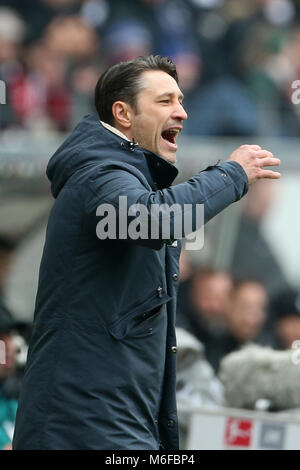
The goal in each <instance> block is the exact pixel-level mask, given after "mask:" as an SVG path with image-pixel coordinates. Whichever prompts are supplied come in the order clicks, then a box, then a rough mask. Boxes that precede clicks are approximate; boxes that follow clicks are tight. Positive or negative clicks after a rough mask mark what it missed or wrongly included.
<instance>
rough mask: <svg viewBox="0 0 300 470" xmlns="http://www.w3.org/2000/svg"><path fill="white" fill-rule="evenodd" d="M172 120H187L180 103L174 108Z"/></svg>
mask: <svg viewBox="0 0 300 470" xmlns="http://www.w3.org/2000/svg"><path fill="white" fill-rule="evenodd" d="M172 118H173V119H180V120H181V121H185V120H186V119H187V118H188V115H187V113H186V111H185V109H184V107H183V106H182V104H181V103H178V104H177V105H176V107H175V108H174V110H173V113H172Z"/></svg>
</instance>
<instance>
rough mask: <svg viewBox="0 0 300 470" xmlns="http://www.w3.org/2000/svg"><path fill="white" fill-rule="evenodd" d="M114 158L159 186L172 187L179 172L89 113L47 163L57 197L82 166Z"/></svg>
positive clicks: (159, 187) (52, 188) (48, 174)
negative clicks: (134, 168)
mask: <svg viewBox="0 0 300 470" xmlns="http://www.w3.org/2000/svg"><path fill="white" fill-rule="evenodd" d="M112 161H119V162H123V163H124V162H125V163H128V164H130V165H133V166H135V167H136V168H138V169H139V170H140V171H141V172H142V173H143V174H144V175H145V176H146V177H147V179H148V181H149V179H150V180H151V179H152V180H153V181H155V182H156V183H157V187H158V189H162V188H164V187H168V186H170V185H171V183H172V182H173V180H174V179H175V177H176V176H177V174H178V170H177V168H176V167H174V166H173V164H171V163H170V162H168V161H167V160H165V159H163V158H161V157H159V156H158V155H156V154H154V153H152V152H150V151H148V150H145V149H142V148H141V147H139V146H138V145H137V144H136V143H135V142H134V141H133V142H130V141H127V140H125V139H123V138H122V137H120V136H118V135H116V134H114V133H113V132H111V131H110V130H108V129H106V128H105V127H104V126H103V125H102V123H101V122H100V120H99V118H98V117H97V116H93V115H87V116H85V117H84V118H83V119H82V120H81V121H80V122H79V124H78V125H77V126H76V127H75V129H74V130H73V131H72V133H71V134H70V135H69V137H68V138H67V139H66V140H65V141H64V142H63V143H62V145H61V146H60V147H59V148H58V149H57V151H56V152H55V153H54V155H53V156H52V157H51V159H50V161H49V163H48V166H47V171H46V173H47V176H48V178H49V180H50V181H51V192H52V194H53V196H54V197H55V198H56V197H57V196H58V194H59V192H60V191H61V189H62V188H63V187H64V185H65V184H66V182H67V181H68V179H69V178H70V177H71V176H72V175H73V174H74V173H75V172H76V171H78V170H79V169H80V170H83V169H84V168H88V167H90V166H91V165H95V164H102V163H105V162H108V163H109V162H112Z"/></svg>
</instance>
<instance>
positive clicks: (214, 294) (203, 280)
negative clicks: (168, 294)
mask: <svg viewBox="0 0 300 470" xmlns="http://www.w3.org/2000/svg"><path fill="white" fill-rule="evenodd" d="M231 289H232V279H231V276H230V274H229V273H227V272H223V271H217V270H214V269H212V268H200V269H197V270H196V271H195V272H194V273H193V275H192V277H191V278H190V279H189V280H188V281H187V282H186V283H184V284H183V285H182V286H181V288H180V291H179V300H178V314H177V325H178V326H180V327H182V328H184V329H186V330H187V331H189V332H190V333H192V334H193V335H194V336H195V337H196V338H197V339H198V340H199V341H201V343H203V345H204V347H205V354H206V357H207V360H208V361H209V362H210V364H211V365H212V366H213V367H214V368H215V369H217V367H218V363H219V359H220V356H222V355H223V353H224V351H223V345H222V344H221V343H220V339H221V338H223V335H224V329H225V327H226V311H227V309H228V307H229V299H230V293H231Z"/></svg>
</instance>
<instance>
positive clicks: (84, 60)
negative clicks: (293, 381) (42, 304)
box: [0, 0, 300, 448]
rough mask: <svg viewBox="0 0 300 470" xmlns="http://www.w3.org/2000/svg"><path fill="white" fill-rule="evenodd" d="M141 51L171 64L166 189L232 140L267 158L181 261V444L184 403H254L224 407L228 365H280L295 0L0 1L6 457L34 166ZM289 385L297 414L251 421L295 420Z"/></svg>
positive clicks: (34, 217)
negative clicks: (265, 360)
mask: <svg viewBox="0 0 300 470" xmlns="http://www.w3.org/2000/svg"><path fill="white" fill-rule="evenodd" d="M150 53H154V54H160V55H167V56H169V57H171V58H172V59H173V61H174V62H175V63H176V66H177V70H178V74H179V79H180V87H181V89H182V90H183V92H184V95H185V100H184V107H185V109H186V111H187V113H188V115H189V118H188V121H187V122H186V123H185V127H184V131H183V133H182V137H181V138H180V139H181V140H180V151H179V152H178V165H177V166H178V168H179V170H180V172H179V176H178V178H177V181H176V182H182V181H185V180H186V179H188V178H189V177H190V176H192V175H193V174H195V173H197V172H198V171H200V170H202V169H204V168H205V167H206V166H208V165H209V164H214V163H216V162H217V161H218V160H225V159H227V158H228V157H229V155H230V154H231V152H232V151H233V150H234V149H235V148H236V147H238V146H239V145H241V144H245V143H248V144H249V143H256V144H259V145H261V146H262V147H264V148H267V149H268V150H270V151H272V152H273V153H274V155H275V156H276V157H279V158H280V159H281V161H282V167H281V172H282V179H281V180H280V181H276V182H275V181H271V182H269V181H264V182H259V183H257V184H256V185H255V186H254V187H252V188H251V190H250V191H249V193H248V195H247V196H246V197H245V198H244V199H243V201H242V202H241V203H239V204H234V205H233V206H232V207H230V208H228V209H227V210H226V211H224V212H223V213H222V214H220V215H219V216H217V217H216V218H215V219H213V220H212V221H211V222H209V223H208V224H207V226H206V229H205V241H204V247H203V249H201V250H199V251H183V253H182V257H181V282H180V287H179V300H178V348H179V354H178V370H179V374H178V375H179V379H178V403H179V407H180V406H181V405H182V407H183V408H185V411H184V412H183V413H182V415H180V416H181V425H182V437H183V440H182V442H183V444H182V445H183V446H184V445H187V446H188V444H187V440H186V439H188V436H189V433H190V432H191V431H190V428H189V419H190V418H189V416H190V414H191V412H187V411H186V407H187V403H188V404H189V406H190V409H192V408H191V404H192V405H193V406H194V407H196V408H197V407H198V408H199V407H200V408H201V407H202V408H205V407H206V408H207V407H208V408H211V407H214V406H215V407H226V406H239V407H243V406H244V407H245V408H252V409H257V406H262V405H261V402H260V405H259V404H257V400H254V401H253V402H251V405H249V402H247V400H246V401H245V404H244V405H243V403H241V402H238V404H237V402H235V401H234V400H233V401H230V399H229V398H228V397H229V396H228V394H226V392H227V390H226V379H225V380H224V374H223V375H222V360H223V359H224V358H225V357H226V356H228V354H230V353H233V352H236V351H237V352H238V351H240V350H241V347H243V346H245V345H246V346H247V345H248V344H249V343H250V344H253V343H254V344H256V345H258V347H266V346H268V347H269V348H271V349H272V351H279V350H280V351H283V352H284V351H287V350H290V348H291V347H292V345H293V343H294V341H296V340H300V222H299V216H298V201H299V199H300V185H299V182H300V159H299V143H300V139H299V136H300V104H296V103H295V100H293V99H292V95H293V93H295V88H293V83H294V81H295V80H300V1H298V0H252V1H249V0H128V1H124V0H123V1H122V0H27V1H26V2H24V1H21V0H7V1H5V0H0V80H1V81H2V83H5V87H6V100H5V101H6V102H5V104H4V103H3V104H0V339H1V338H2V339H1V340H2V341H4V343H5V344H6V345H7V349H8V348H9V350H11V351H12V352H11V357H12V359H11V363H10V366H9V367H8V366H7V365H6V366H4V365H1V363H0V417H1V407H2V405H3V409H4V410H5V413H6V414H5V419H2V418H1V419H2V421H1V419H0V448H1V447H3V448H4V447H6V446H8V447H9V446H10V444H9V442H10V437H9V436H11V433H12V425H11V424H7V423H13V420H14V418H13V417H14V413H15V411H14V410H15V407H16V405H17V398H18V393H19V389H20V383H21V377H22V371H23V369H24V364H25V361H26V351H27V344H28V340H29V338H30V325H31V322H32V318H33V312H34V302H35V294H36V289H37V281H38V270H39V263H40V259H41V254H42V249H43V242H44V234H45V229H46V224H47V219H48V215H49V211H50V209H51V206H52V204H53V200H52V198H51V196H50V191H49V183H48V181H47V180H46V177H45V168H46V165H47V162H48V160H49V158H50V157H51V155H52V153H54V151H55V150H56V148H57V147H58V146H59V144H60V143H61V142H62V141H63V140H64V139H65V137H66V136H67V135H68V132H69V131H70V130H71V129H72V128H73V127H74V126H75V125H76V123H77V122H78V121H79V120H80V119H81V118H82V117H83V116H84V115H85V114H88V113H95V109H94V105H93V92H94V87H95V84H96V82H97V80H98V78H99V75H100V74H101V73H102V72H103V71H104V70H105V69H106V68H107V67H109V66H110V65H112V64H114V63H117V62H119V61H121V60H129V59H132V58H134V57H136V56H139V55H148V54H150ZM2 101H3V100H2ZM293 101H294V102H293ZM294 344H295V343H294ZM245 360H246V361H247V357H246V359H245ZM272 380H273V379H272V378H271V379H270V381H271V382H272ZM271 382H270V383H271ZM251 385H253V386H255V385H257V383H256V382H254V383H251V384H250V386H251ZM298 388H299V391H298V396H297V399H298V402H297V400H296V401H293V400H292V399H291V400H290V401H289V400H287V401H286V402H285V405H284V406H283V405H280V406H281V407H280V406H277V407H276V405H275V404H274V403H275V402H276V400H274V397H273V396H272V394H271V393H269V395H268V393H267V392H264V396H262V392H260V391H258V392H257V393H258V395H257V398H258V399H260V398H262V399H267V402H265V404H264V410H265V411H266V410H268V411H272V410H273V411H278V410H280V409H289V408H300V395H299V394H300V387H298ZM266 395H268V396H266ZM1 397H2V398H1ZM1 400H2V401H1ZM258 401H259V400H258ZM2 402H3V403H2ZM196 408H195V409H196ZM188 411H189V410H188ZM1 423H2V424H1ZM3 423H4V425H3ZM5 423H6V424H5ZM3 426H4V427H3ZM193 432H194V431H193Z"/></svg>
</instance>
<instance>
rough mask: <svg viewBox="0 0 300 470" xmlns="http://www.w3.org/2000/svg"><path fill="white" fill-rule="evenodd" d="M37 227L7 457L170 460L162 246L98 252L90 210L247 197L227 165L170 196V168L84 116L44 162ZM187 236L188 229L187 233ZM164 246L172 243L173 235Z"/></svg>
mask: <svg viewBox="0 0 300 470" xmlns="http://www.w3.org/2000/svg"><path fill="white" fill-rule="evenodd" d="M47 174H48V177H49V179H50V180H51V182H52V193H53V196H54V197H55V198H56V202H55V204H54V206H53V209H52V212H51V215H50V218H49V223H48V227H47V234H46V242H45V247H44V252H43V257H42V262H41V268H40V277H39V287H38V294H37V300H36V309H35V318H34V329H33V335H32V339H31V343H30V348H29V354H28V362H27V368H26V372H25V377H24V382H23V388H22V393H21V397H20V402H19V409H18V414H17V421H16V428H15V436H14V448H15V449H106V450H108V449H115V450H117V449H146V450H154V449H158V448H159V447H160V446H162V447H163V448H166V449H178V427H177V413H176V397H175V382H176V376H175V374H176V371H175V368H176V338H175V313H176V312H175V306H176V294H177V288H178V283H179V265H178V261H179V254H180V249H181V241H180V240H178V243H177V246H176V242H175V243H173V241H174V236H172V230H173V228H172V227H171V235H170V239H168V240H166V239H163V238H162V236H163V235H162V232H161V231H160V239H158V240H144V239H143V240H139V239H137V240H126V239H106V240H100V239H99V238H98V237H97V235H96V226H97V223H98V222H99V220H100V219H99V217H97V215H96V210H97V207H98V206H99V204H102V203H110V204H113V205H114V207H116V208H118V203H119V202H118V201H119V196H127V198H128V207H129V206H130V205H131V204H133V203H137V202H138V203H142V204H144V205H145V207H147V208H148V209H149V220H150V219H151V212H150V206H151V203H157V204H162V203H166V204H169V205H172V204H173V203H177V204H180V205H181V206H182V207H183V204H193V205H194V206H195V205H196V204H197V203H198V204H202V203H204V205H205V220H206V221H207V220H209V219H210V218H211V217H213V216H215V215H216V214H217V213H218V212H220V211H221V210H222V209H224V208H225V207H226V206H228V205H229V204H231V203H232V202H234V201H236V200H238V199H240V198H241V196H243V195H244V194H245V192H246V191H247V187H248V186H247V176H246V174H245V172H244V170H243V169H242V167H241V166H240V165H239V164H238V163H235V162H226V163H223V164H220V165H217V166H212V167H209V168H208V169H207V170H206V171H203V172H201V173H199V174H197V175H196V176H194V177H193V178H191V179H190V180H189V181H187V182H186V183H183V184H179V185H176V186H173V187H170V185H171V183H172V181H173V180H174V178H175V176H176V175H177V170H176V168H175V167H174V166H173V165H172V164H171V163H169V162H167V161H166V160H164V159H162V158H160V157H158V156H157V155H155V154H153V153H151V152H148V151H146V150H144V149H142V148H140V147H139V146H138V145H135V144H134V143H131V142H128V141H126V140H124V139H122V138H121V137H119V136H117V135H115V134H114V133H112V132H110V131H109V130H107V129H106V128H104V127H103V126H102V124H101V123H100V121H99V120H98V119H97V118H96V117H94V116H86V117H85V118H84V119H83V120H82V121H81V122H80V123H79V124H78V126H77V127H76V128H75V130H74V131H73V132H72V134H71V135H70V136H69V137H68V139H67V140H66V141H65V142H64V143H63V144H62V146H61V147H60V148H59V149H58V150H57V152H56V153H55V154H54V156H53V157H52V158H51V160H50V162H49V165H48V169H47ZM193 228H194V229H196V228H197V227H196V223H193ZM173 235H174V234H173Z"/></svg>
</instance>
